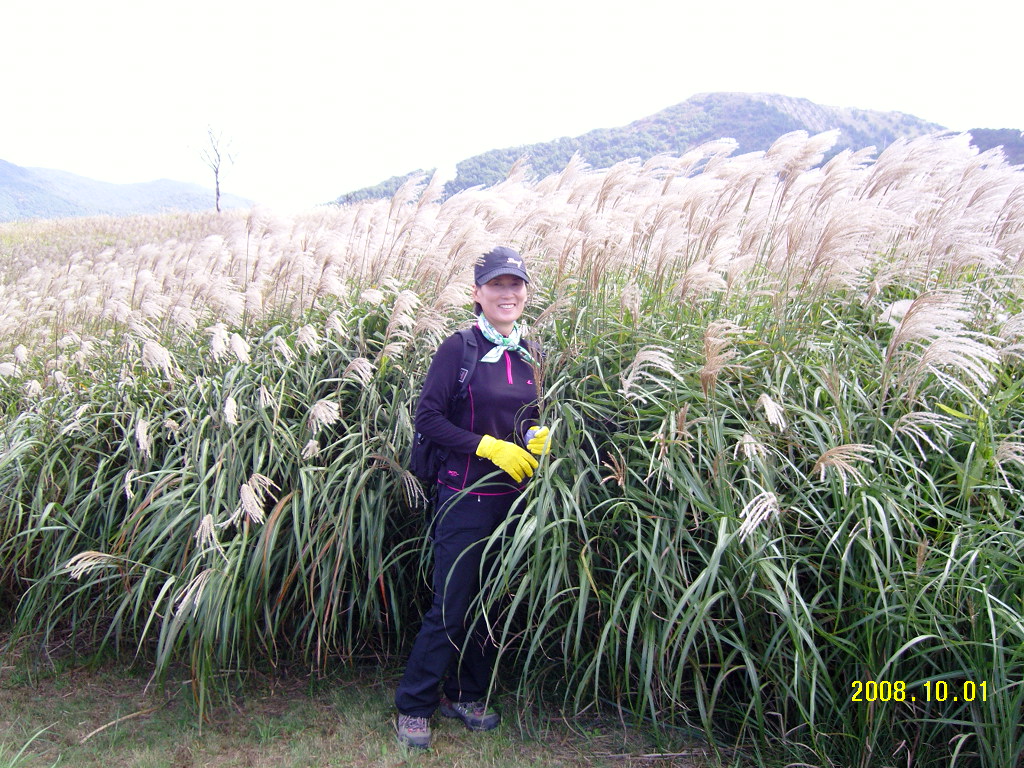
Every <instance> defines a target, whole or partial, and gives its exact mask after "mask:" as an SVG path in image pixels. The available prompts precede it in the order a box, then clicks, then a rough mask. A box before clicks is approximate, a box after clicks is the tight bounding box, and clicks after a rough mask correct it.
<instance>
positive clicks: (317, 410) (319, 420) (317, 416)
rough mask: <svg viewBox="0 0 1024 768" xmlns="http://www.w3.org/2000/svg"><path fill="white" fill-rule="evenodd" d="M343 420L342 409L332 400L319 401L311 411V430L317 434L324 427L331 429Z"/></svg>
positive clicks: (309, 421) (309, 419) (309, 420)
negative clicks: (330, 427)
mask: <svg viewBox="0 0 1024 768" xmlns="http://www.w3.org/2000/svg"><path fill="white" fill-rule="evenodd" d="M340 419H341V408H340V407H339V406H338V404H337V403H334V402H331V401H330V400H317V401H316V402H315V403H313V407H312V408H310V409H309V418H308V423H309V428H310V429H311V430H312V431H313V434H314V435H315V434H317V433H318V432H319V431H320V430H321V429H323V428H324V427H329V426H331V425H332V424H335V423H337V422H338V421H339V420H340Z"/></svg>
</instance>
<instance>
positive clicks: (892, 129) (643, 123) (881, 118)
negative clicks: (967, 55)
mask: <svg viewBox="0 0 1024 768" xmlns="http://www.w3.org/2000/svg"><path fill="white" fill-rule="evenodd" d="M835 128H838V129H839V130H840V138H839V141H838V143H837V145H836V146H835V148H834V149H833V150H832V153H833V154H836V153H838V152H840V151H842V150H843V149H846V148H851V149H863V148H864V147H875V148H876V149H877V150H878V151H881V150H882V149H884V148H885V147H886V146H888V145H889V144H891V143H892V142H893V141H895V140H896V139H898V138H916V137H918V136H923V135H926V134H930V133H935V132H941V131H944V130H946V129H945V128H944V127H943V126H941V125H939V124H937V123H930V122H927V121H925V120H921V119H920V118H917V117H914V116H913V115H907V114H904V113H902V112H879V111H874V110H867V109H854V108H849V107H827V106H822V105H820V104H815V103H814V102H812V101H809V100H807V99H800V98H793V97H789V96H780V95H776V94H767V93H701V94H697V95H696V96H693V97H691V98H689V99H687V100H686V101H684V102H682V103H681V104H676V105H675V106H671V107H668V108H666V109H663V110H661V111H660V112H658V113H656V114H654V115H650V116H648V117H645V118H642V119H640V120H637V121H635V122H632V123H630V124H629V125H626V126H622V127H619V128H600V129H597V130H594V131H590V132H589V133H585V134H583V135H582V136H577V137H575V138H568V137H566V138H560V139H555V140H553V141H549V142H543V143H539V144H528V145H522V146H517V147H506V148H505V149H494V150H491V151H489V152H484V153H483V154H480V155H476V156H474V157H470V158H467V159H466V160H463V161H462V162H460V163H459V164H458V165H457V166H456V171H457V173H456V176H455V178H454V179H452V180H451V181H449V182H448V183H447V184H446V185H445V193H446V194H448V195H451V194H454V193H456V192H459V191H460V190H463V189H468V188H470V187H475V186H478V185H481V186H491V185H493V184H497V183H498V182H501V181H503V180H504V179H505V178H507V176H508V172H509V170H511V168H512V166H513V165H514V164H515V162H516V161H517V160H519V159H520V158H522V157H524V156H525V157H526V158H527V159H528V162H529V164H530V167H531V168H532V169H533V171H534V172H535V173H536V174H537V176H539V177H544V176H547V175H549V174H551V173H557V172H558V171H561V170H562V169H563V168H564V167H565V165H566V164H567V163H568V162H569V160H570V159H571V158H572V156H573V154H575V153H577V152H578V153H579V154H580V156H581V157H582V158H583V160H584V161H586V162H587V163H588V164H589V165H590V166H591V167H594V168H607V167H609V166H611V165H614V164H615V163H617V162H619V161H622V160H629V159H632V158H640V159H641V160H647V159H649V158H651V157H653V156H655V155H657V154H662V153H671V154H676V155H678V154H681V153H683V152H685V151H686V150H688V149H691V148H693V147H695V146H697V145H699V144H702V143H704V142H706V141H711V140H714V139H720V138H731V139H735V140H736V141H737V142H738V143H739V148H738V150H737V152H738V153H744V152H754V151H758V150H765V149H767V148H768V147H769V146H771V144H772V143H773V142H774V141H775V140H776V139H777V138H778V137H779V136H782V135H783V134H785V133H789V132H790V131H797V130H804V131H807V132H808V133H812V134H814V133H821V132H822V131H828V130H832V129H835ZM991 133H1001V132H999V131H996V132H991ZM1007 133H1013V132H1007ZM1015 133H1016V134H1017V135H1018V140H1019V133H1020V132H1019V131H1017V132H1015ZM1005 140H1006V139H1005V138H1004V139H1002V140H1001V141H1005ZM978 146H979V147H980V146H981V145H980V144H979V145H978ZM993 146H994V145H993ZM981 148H983V149H987V148H989V147H988V146H984V147H981ZM1007 155H1008V157H1010V159H1011V162H1020V161H1019V160H1017V161H1015V160H1013V155H1011V153H1010V152H1008V153H1007ZM422 173H423V171H413V172H412V173H409V174H406V175H404V176H396V177H393V178H391V179H388V180H387V181H384V182H381V183H380V184H378V185H376V186H374V187H367V188H365V189H361V190H356V191H354V192H350V193H348V194H345V195H342V196H341V197H339V198H338V199H337V200H336V201H335V202H338V203H348V202H355V201H358V200H364V199H369V198H375V197H390V196H392V195H393V194H394V193H395V191H396V190H397V189H398V188H399V187H400V186H401V185H402V184H403V183H404V182H406V181H407V180H408V179H409V178H412V177H413V176H416V175H418V174H422Z"/></svg>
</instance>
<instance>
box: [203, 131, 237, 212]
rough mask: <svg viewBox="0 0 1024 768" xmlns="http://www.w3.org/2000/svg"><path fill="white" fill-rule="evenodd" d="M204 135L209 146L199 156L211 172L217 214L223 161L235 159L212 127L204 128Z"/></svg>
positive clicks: (233, 160)
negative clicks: (207, 139)
mask: <svg viewBox="0 0 1024 768" xmlns="http://www.w3.org/2000/svg"><path fill="white" fill-rule="evenodd" d="M206 135H207V137H208V138H209V141H210V143H209V146H207V147H206V148H205V149H203V151H202V153H201V156H202V158H203V162H204V163H206V165H207V167H208V168H209V169H210V170H211V171H213V191H214V196H215V199H214V202H215V204H216V207H217V213H220V172H221V168H222V167H223V164H224V161H225V160H226V161H227V162H229V163H233V162H235V159H234V158H233V157H232V156H231V154H230V153H229V152H228V146H227V145H226V144H225V143H224V137H223V136H222V135H221V134H220V133H218V132H217V131H214V130H213V126H207V127H206Z"/></svg>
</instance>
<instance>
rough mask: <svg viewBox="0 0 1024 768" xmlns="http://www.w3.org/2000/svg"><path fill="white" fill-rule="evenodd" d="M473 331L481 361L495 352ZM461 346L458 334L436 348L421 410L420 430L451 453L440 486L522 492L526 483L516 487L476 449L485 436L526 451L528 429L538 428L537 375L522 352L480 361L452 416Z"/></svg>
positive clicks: (418, 420)
mask: <svg viewBox="0 0 1024 768" xmlns="http://www.w3.org/2000/svg"><path fill="white" fill-rule="evenodd" d="M473 332H474V333H475V334H476V342H477V352H478V354H479V356H480V357H483V356H484V355H485V354H486V353H487V352H489V351H490V350H492V349H494V347H495V345H494V344H493V343H491V342H489V341H487V339H485V338H484V336H483V334H482V333H481V332H480V329H479V328H474V329H473ZM462 348H463V341H462V338H461V337H460V336H459V334H457V333H456V334H453V335H452V336H449V337H448V338H447V339H445V340H444V341H443V342H442V343H441V346H440V347H438V348H437V352H436V353H435V354H434V359H433V361H432V362H431V363H430V368H429V370H428V371H427V378H426V381H424V383H423V391H422V392H421V393H420V399H419V404H418V406H417V407H416V431H417V432H422V433H423V434H424V435H426V436H427V437H429V438H430V439H431V440H433V441H434V442H435V443H437V444H438V445H439V446H441V447H443V448H445V449H447V450H448V455H447V457H446V458H445V460H444V461H443V462H442V464H441V470H440V472H439V474H438V482H439V483H442V484H444V485H447V486H449V487H450V488H454V489H456V490H462V489H464V488H469V487H471V486H473V487H472V490H471V492H472V493H487V494H496V493H514V492H518V491H520V490H522V488H523V486H524V485H525V484H526V480H525V479H524V481H523V482H522V483H516V482H515V481H514V480H513V479H512V477H511V476H510V475H509V474H508V473H506V472H503V471H502V470H500V469H499V468H498V467H497V466H496V465H495V464H494V463H493V462H492V461H490V460H489V459H482V458H480V457H478V456H477V455H476V448H477V446H478V445H479V444H480V438H481V436H483V435H490V436H491V437H495V438H497V439H499V440H508V441H509V442H514V443H517V444H518V445H520V446H522V447H524V448H525V446H526V439H525V438H526V431H527V430H528V429H529V428H530V427H534V426H537V418H538V416H539V409H538V406H537V397H538V392H537V384H536V380H537V376H536V371H535V369H534V366H533V365H531V364H530V363H527V362H526V361H525V360H523V358H522V356H521V355H520V354H519V353H518V352H512V353H510V352H507V351H506V352H504V353H502V355H501V358H500V359H499V360H498V361H497V362H495V363H484V362H479V361H478V362H477V364H476V368H475V369H474V371H473V376H472V378H471V379H470V382H469V388H468V391H467V395H466V397H465V398H463V399H462V400H460V401H458V402H457V403H456V404H455V407H454V409H453V412H452V413H447V411H448V407H449V403H450V402H451V398H452V395H453V394H455V393H456V392H457V391H458V388H459V383H458V380H457V378H458V371H459V368H461V367H462ZM531 354H532V352H531ZM495 472H497V473H498V474H497V475H495V476H494V477H492V478H491V479H489V480H488V481H487V482H486V484H482V485H474V484H475V483H477V481H479V480H480V479H481V478H483V477H486V476H487V475H490V474H492V473H495Z"/></svg>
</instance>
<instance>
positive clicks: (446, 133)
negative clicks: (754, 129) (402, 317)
mask: <svg viewBox="0 0 1024 768" xmlns="http://www.w3.org/2000/svg"><path fill="white" fill-rule="evenodd" d="M1022 8H1024V6H1022V5H1021V4H1020V3H1018V2H1017V1H1016V0H973V2H971V3H951V2H935V0H884V1H883V0H858V1H857V2H849V1H848V0H831V1H827V0H783V1H782V2H778V3H771V2H765V0H733V2H730V3H713V2H708V0H704V1H703V2H700V3H694V2H691V0H629V2H608V3H602V2H600V0H519V1H518V2H512V3H508V2H506V3H500V4H499V3H488V2H486V1H485V0H474V1H473V2H470V1H469V0H416V1H413V0H379V1H375V0H286V1H282V0H274V1H273V2H266V1H265V0H245V1H244V2H243V1H242V0H175V2H168V1H167V0H160V2H155V1H153V0H4V2H3V4H2V6H0V30H2V33H0V159H2V160H6V161H7V162H10V163H14V164H15V165H20V166H24V167H38V168H52V169H58V170H62V171H68V172H71V173H75V174H78V175H81V176H87V177H89V178H93V179H97V180H100V181H108V182H114V183H130V182H142V181H152V180H155V179H161V178H169V179H175V180H179V181H187V182H193V183H197V184H202V185H203V186H205V187H209V188H212V186H213V172H212V171H211V169H210V168H209V167H208V166H207V165H206V164H205V163H204V161H203V151H204V150H205V149H208V148H209V147H210V141H209V135H208V131H209V130H210V129H212V130H213V132H214V134H215V135H217V136H218V137H219V144H220V146H221V148H222V149H223V150H224V151H225V154H226V155H227V156H229V157H230V159H225V161H224V162H223V164H222V168H221V188H222V191H223V192H224V193H231V194H237V195H240V196H242V197H247V198H250V199H252V200H254V201H256V202H257V203H259V204H263V205H267V206H272V207H277V208H281V209H296V210H297V209H301V208H305V207H311V206H314V205H317V204H320V203H323V202H327V201H329V200H333V199H336V198H337V197H339V196H340V195H342V194H344V193H345V192H349V191H352V190H355V189H358V188H361V187H365V186H370V185H373V184H376V183H378V182H380V181H383V180H384V179H386V178H388V177H391V176H397V175H402V174H405V173H408V172H410V171H413V170H416V169H432V168H438V169H440V170H441V171H442V172H443V173H445V174H448V175H451V174H453V173H454V166H455V163H457V162H458V161H460V160H463V159H466V158H468V157H471V156H473V155H476V154H479V153H481V152H485V151H487V150H489V149H496V148H501V147H510V146H518V145H523V144H530V143H535V142H542V141H549V140H552V139H555V138H559V137H563V136H578V135H580V134H582V133H586V132H587V131H589V130H593V129H596V128H612V127H617V126H621V125H626V124H628V123H630V122H632V121H634V120H637V119H640V118H642V117H646V116H648V115H651V114H653V113H655V112H658V111H659V110H661V109H664V108H665V107H668V106H671V105H673V104H678V103H680V102H682V101H685V100H686V99H688V98H689V97H691V96H693V95H694V94H697V93H704V92H709V91H740V92H768V93H778V94H783V95H786V96H794V97H803V98H807V99H810V100H811V101H814V102H817V103H819V104H826V105H830V106H840V107H856V108H860V109H875V110H883V111H888V110H895V111H899V112H905V113H908V114H912V115H915V116H916V117H919V118H922V119H924V120H928V121H931V122H935V123H938V124H940V125H943V126H945V127H947V128H950V129H953V130H958V131H962V130H967V129H970V128H1020V129H1024V97H1022V93H1024V91H1022V88H1021V84H1020V79H1021V70H1022V66H1021V57H1020V54H1019V53H1018V52H1017V51H1018V50H1019V46H1020V40H1019V35H1020V29H1021V21H1024V10H1022Z"/></svg>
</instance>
